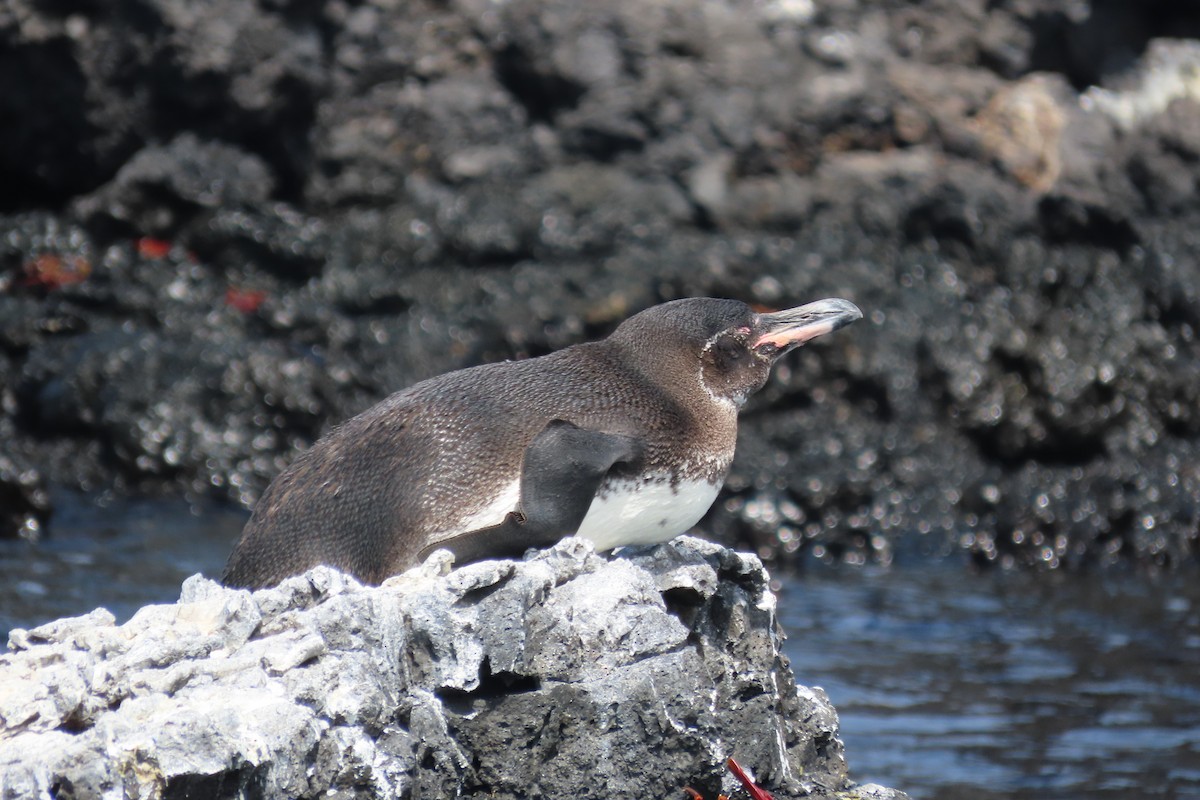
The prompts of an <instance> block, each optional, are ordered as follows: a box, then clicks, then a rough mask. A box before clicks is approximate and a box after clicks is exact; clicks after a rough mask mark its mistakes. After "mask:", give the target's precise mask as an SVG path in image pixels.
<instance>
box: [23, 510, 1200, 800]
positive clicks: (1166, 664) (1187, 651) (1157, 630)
mask: <svg viewBox="0 0 1200 800" xmlns="http://www.w3.org/2000/svg"><path fill="white" fill-rule="evenodd" d="M56 505H57V508H58V509H59V514H58V516H57V517H56V518H55V527H54V535H53V536H52V537H50V538H48V539H47V540H46V541H44V542H41V543H39V544H37V545H31V544H29V543H27V542H12V541H0V642H2V641H3V640H4V638H6V636H7V631H8V629H9V628H11V627H16V626H20V627H29V626H32V625H36V624H38V623H40V622H44V621H47V620H50V619H54V618H57V617H61V616H68V615H74V614H82V613H86V612H88V611H90V610H91V609H93V608H95V607H96V606H98V605H103V606H105V607H107V608H108V609H109V610H110V611H112V612H113V613H114V614H115V615H116V616H117V618H118V620H122V621H123V620H125V619H128V618H129V616H131V615H132V614H133V612H134V611H135V610H136V609H137V608H139V607H140V606H142V605H144V604H146V603H151V602H155V603H161V602H172V601H174V600H175V599H177V598H178V596H179V584H180V583H181V582H182V580H183V579H184V578H185V577H187V576H188V575H191V574H193V573H196V572H202V573H204V574H206V575H210V576H213V575H217V574H219V572H220V569H221V567H222V566H223V565H224V561H225V557H226V555H227V554H228V552H229V549H230V547H231V546H232V544H233V541H234V540H235V539H236V537H237V535H238V533H239V532H240V530H241V527H242V525H243V524H244V522H245V519H246V514H245V512H243V511H241V510H239V509H233V508H229V507H227V506H220V505H216V504H208V503H205V504H201V505H199V506H193V505H190V504H188V503H186V502H184V501H181V500H143V501H134V502H129V501H124V502H121V503H114V504H112V505H111V506H109V507H107V508H98V507H96V506H94V505H93V504H92V503H91V502H90V501H87V500H85V499H84V498H79V497H76V496H72V495H63V496H60V497H59V498H57V504H56ZM1198 578H1200V576H1198V575H1196V574H1195V573H1188V574H1178V575H1168V576H1165V577H1159V578H1156V579H1149V578H1145V577H1137V576H1125V575H1104V576H1073V575H1058V574H1049V575H1047V574H1039V575H1030V574H1019V573H1018V574H1004V573H997V574H989V575H974V574H971V573H969V572H968V571H967V570H965V569H964V568H963V567H962V566H961V565H960V564H956V563H950V562H940V563H937V562H933V563H923V564H914V565H910V566H905V567H893V568H892V569H890V570H887V571H880V570H874V569H832V568H828V569H826V568H817V569H811V570H808V571H807V572H805V573H804V574H802V575H800V576H798V577H791V578H786V579H785V580H784V585H783V588H782V590H781V594H780V603H779V607H780V614H781V618H782V621H783V624H784V627H785V628H786V629H787V631H788V634H789V637H790V638H789V640H788V643H787V648H788V655H789V656H790V658H791V660H792V667H793V669H794V670H795V672H796V678H797V680H799V681H800V682H801V683H805V684H809V685H817V686H823V687H824V688H825V690H826V691H827V692H828V693H829V696H830V697H831V698H832V700H833V702H834V705H835V706H836V707H837V709H838V711H839V713H840V715H841V721H842V739H843V740H844V741H845V743H846V749H847V753H848V755H849V761H850V770H851V775H852V776H853V777H854V779H855V780H857V781H860V782H868V781H874V782H878V783H882V784H884V785H887V786H895V787H896V788H900V789H904V790H905V791H907V792H909V793H910V794H911V795H912V796H913V797H914V798H917V799H918V800H954V799H956V798H972V800H1001V799H1002V798H1003V799H1005V800H1016V799H1017V798H1056V799H1057V798H1061V799H1063V800H1071V799H1072V798H1122V799H1124V798H1143V797H1145V798H1150V797H1161V798H1171V799H1172V800H1174V799H1175V798H1185V797H1196V798H1200V580H1198Z"/></svg>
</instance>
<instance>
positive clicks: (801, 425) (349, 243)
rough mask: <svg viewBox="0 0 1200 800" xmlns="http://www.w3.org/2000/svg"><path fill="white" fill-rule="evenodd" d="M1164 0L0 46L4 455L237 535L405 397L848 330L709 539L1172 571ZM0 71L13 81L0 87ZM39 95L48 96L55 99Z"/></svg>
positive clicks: (218, 3)
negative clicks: (687, 313) (490, 371)
mask: <svg viewBox="0 0 1200 800" xmlns="http://www.w3.org/2000/svg"><path fill="white" fill-rule="evenodd" d="M1197 31H1200V14H1198V13H1197V12H1196V11H1195V10H1194V9H1192V8H1191V7H1190V6H1186V5H1181V4H1170V3H1149V4H1142V5H1138V6H1136V7H1134V6H1131V5H1128V4H1118V3H1112V2H1096V3H1092V4H1089V5H1086V6H1081V5H1080V4H1078V3H1072V2H1066V0H1062V2H1059V1H1058V0H1047V1H1046V2H1039V3H1033V4H1031V3H1027V2H998V3H987V4H984V3H949V2H945V0H925V1H924V2H920V3H915V4H914V3H904V4H884V5H878V4H868V3H858V2H846V3H838V4H833V5H830V4H812V5H808V4H805V3H760V4H751V5H745V4H735V3H721V2H717V3H697V2H691V0H683V1H682V2H679V3H675V4H668V5H655V6H653V7H648V6H646V4H644V3H637V2H633V1H632V0H621V1H620V2H615V3H608V4H603V5H601V6H581V5H579V4H576V3H570V2H566V0H519V2H514V3H508V4H503V5H500V6H497V5H495V4H492V3H487V2H483V0H478V1H477V0H463V2H459V3H452V4H443V3H423V2H416V3H399V4H398V3H393V2H386V1H385V0H368V1H365V2H347V1H346V0H325V1H324V2H321V1H319V0H298V1H295V2H272V3H260V4H250V5H248V6H247V5H246V4H238V3H230V2H226V0H213V1H212V2H210V3H206V4H203V5H201V6H197V5H195V4H182V3H178V2H174V0H152V1H150V2H143V3H132V4H128V3H124V4H115V5H104V6H97V5H94V4H72V3H52V4H35V3H29V2H25V1H24V0H22V1H21V2H17V3H16V4H9V7H7V8H6V10H5V11H3V12H0V53H3V55H2V56H0V59H2V60H4V64H5V65H6V66H9V67H11V68H12V70H14V72H12V74H28V75H30V76H31V77H30V79H29V81H27V82H21V81H17V84H19V85H17V86H15V87H14V90H13V91H11V92H8V93H6V94H5V95H4V97H3V98H2V99H0V114H2V115H3V116H4V118H5V119H15V120H24V121H26V122H27V123H28V124H23V125H7V126H4V127H3V131H0V154H2V155H0V185H2V186H4V187H5V189H4V196H3V198H2V199H0V211H3V212H6V214H7V215H6V216H3V217H0V376H2V377H3V379H4V398H5V400H4V405H3V411H2V417H0V438H2V440H3V442H4V445H5V448H6V451H7V452H10V453H13V454H15V455H14V458H15V457H19V458H20V459H21V463H22V464H28V465H34V466H35V467H36V469H37V470H38V471H39V472H40V474H41V475H42V476H43V479H44V480H45V481H46V482H47V483H50V484H56V483H61V484H67V485H76V486H87V487H102V486H110V485H118V486H123V487H128V488H131V489H133V488H136V489H138V490H150V489H154V490H165V491H170V490H173V489H176V488H180V487H183V488H187V489H189V490H195V489H198V488H207V490H209V491H217V492H221V493H227V494H229V495H230V496H232V497H235V498H237V499H238V500H239V501H241V502H245V503H250V502H252V501H253V499H254V498H255V497H256V496H257V493H258V492H259V491H261V489H262V488H263V486H264V485H265V483H266V482H267V481H268V480H269V479H270V478H271V476H272V475H273V474H274V473H275V472H277V471H278V470H279V469H280V467H281V466H282V465H283V464H284V463H286V462H287V461H288V460H289V459H290V458H292V457H293V456H294V454H295V453H296V452H297V451H298V450H299V449H300V448H302V447H304V446H306V445H307V444H309V443H311V441H312V440H313V439H314V438H315V437H316V436H318V435H319V434H320V433H321V431H323V430H324V429H325V428H326V427H328V426H329V425H331V424H334V423H336V422H337V421H339V420H340V419H343V418H345V417H347V416H349V415H350V414H352V413H354V412H356V411H358V410H361V409H362V408H364V407H366V406H367V405H369V404H370V403H372V402H374V401H377V400H378V399H380V398H382V397H383V396H385V395H386V394H388V393H389V392H391V391H394V390H397V389H399V388H402V387H404V386H406V385H409V384H411V383H413V382H414V381H416V380H419V379H421V378H425V377H428V376H430V375H433V374H436V373H438V372H442V371H445V370H448V369H454V368H458V367H462V366H467V365H470V364H475V363H479V362H482V361H489V360H495V359H501V358H521V357H527V356H532V355H538V354H541V353H545V352H548V351H550V350H553V349H556V348H559V347H562V346H565V345H568V344H571V343H573V342H577V341H581V340H584V339H588V338H593V337H596V336H602V335H604V334H605V333H607V332H608V331H610V330H611V329H612V328H613V327H614V326H615V325H616V324H617V323H618V322H619V321H620V320H621V319H623V318H624V317H626V316H628V315H629V314H631V313H634V312H636V311H637V310H639V309H641V308H644V307H646V306H648V305H651V304H653V303H656V302H661V301H663V300H668V299H672V298H675V297H680V296H686V295H699V294H713V295H723V296H733V297H739V298H742V299H745V300H748V301H751V302H755V303H758V304H760V305H764V306H776V307H778V306H783V305H786V304H789V303H798V302H801V301H804V300H808V299H812V298H815V297H818V296H824V295H842V296H846V297H849V298H851V299H853V300H854V301H855V302H856V303H858V304H859V305H860V306H861V307H862V308H863V309H864V310H865V311H866V313H867V319H866V320H864V322H863V323H861V324H859V325H857V326H855V328H853V329H852V330H850V331H848V332H847V333H846V334H845V335H843V336H839V337H836V338H835V339H831V340H830V341H828V342H823V343H821V344H819V345H817V346H814V347H813V348H811V349H809V350H805V351H803V352H801V353H799V354H797V355H794V356H792V357H790V358H789V359H787V361H786V363H785V364H783V365H781V369H779V370H777V372H776V374H775V375H774V376H773V378H772V381H771V383H770V385H769V386H768V387H767V390H766V391H765V392H763V393H762V394H761V395H760V396H759V397H757V398H756V399H755V401H754V403H753V405H752V406H751V407H750V408H749V409H747V411H746V414H745V417H744V421H743V426H742V437H741V442H740V445H739V455H738V459H737V461H736V462H735V465H734V469H733V472H732V474H731V476H730V481H729V485H728V487H727V489H726V491H725V493H724V494H723V496H722V498H721V500H720V501H719V502H718V504H717V505H716V507H715V508H714V510H713V512H712V513H711V514H710V515H709V517H708V519H707V520H706V521H705V522H704V524H703V528H704V529H705V530H706V531H707V532H709V533H712V534H714V535H716V536H718V537H720V538H722V539H724V540H727V541H734V540H740V541H743V542H751V543H753V544H755V545H756V546H758V547H759V548H760V552H761V553H762V554H763V555H764V556H767V557H772V558H774V557H779V558H782V559H786V560H788V561H802V560H803V559H804V558H808V557H819V558H837V559H845V560H852V561H862V560H867V559H881V560H889V559H893V558H907V557H917V556H920V555H924V554H929V553H935V554H944V553H949V552H954V551H960V550H961V551H965V552H966V553H968V554H970V556H971V557H972V558H973V559H974V560H975V561H976V562H978V563H980V564H993V563H1002V564H1009V563H1024V564H1031V565H1043V566H1048V567H1056V566H1069V567H1087V566H1091V565H1103V564H1107V563H1111V562H1114V561H1121V560H1128V561H1131V562H1133V563H1136V564H1139V565H1143V566H1146V567H1159V566H1169V565H1175V564H1179V563H1183V562H1195V560H1196V554H1197V545H1198V542H1197V538H1198V537H1200V475H1198V474H1197V471H1196V468H1195V466H1194V465H1195V464H1197V463H1200V453H1198V452H1197V448H1198V447H1200V445H1198V443H1197V442H1198V436H1200V350H1198V345H1197V343H1196V333H1197V326H1200V269H1197V265H1196V263H1195V253H1197V252H1200V241H1197V239H1198V238H1200V234H1197V233H1196V231H1200V215H1198V214H1197V211H1196V208H1195V204H1194V203H1193V202H1191V198H1192V197H1194V195H1195V189H1196V187H1197V185H1198V181H1200V133H1198V132H1200V125H1198V124H1197V122H1198V121H1200V103H1198V102H1197V100H1196V99H1195V92H1194V90H1193V89H1190V88H1189V87H1191V86H1192V85H1193V83H1194V80H1193V79H1192V78H1191V77H1190V76H1193V75H1194V74H1195V70H1196V69H1197V68H1200V44H1198V43H1197V42H1196V41H1194V40H1190V39H1178V40H1165V39H1160V38H1156V37H1160V36H1163V35H1166V34H1168V33H1170V34H1171V35H1174V36H1180V35H1190V34H1194V33H1196V32H1197ZM5 74H10V72H9V70H7V69H6V72H5ZM43 101H47V102H43Z"/></svg>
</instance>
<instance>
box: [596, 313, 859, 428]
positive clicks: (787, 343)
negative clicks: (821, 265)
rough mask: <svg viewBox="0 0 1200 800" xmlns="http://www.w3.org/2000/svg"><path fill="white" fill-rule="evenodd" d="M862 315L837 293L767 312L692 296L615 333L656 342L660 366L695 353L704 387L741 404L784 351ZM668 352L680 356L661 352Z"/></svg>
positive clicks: (636, 319) (639, 316)
mask: <svg viewBox="0 0 1200 800" xmlns="http://www.w3.org/2000/svg"><path fill="white" fill-rule="evenodd" d="M861 318H862V312H861V311H859V310H858V307H857V306H856V305H854V304H853V303H851V302H849V301H848V300H840V299H836V298H831V299H827V300H818V301H817V302H815V303H808V304H807V305H803V306H798V307H797V308H789V309H785V310H783V311H775V312H770V313H760V312H756V311H755V310H754V309H753V308H751V307H750V306H748V305H746V304H745V303H742V302H739V301H737V300H717V299H713V298H690V299H686V300H676V301H674V302H670V303H663V304H662V305H659V306H654V307H653V308H650V309H647V310H646V311H643V312H642V313H640V314H637V315H635V316H633V317H630V318H629V319H628V320H626V321H625V322H624V323H623V324H622V325H621V326H620V327H618V328H617V331H616V332H615V333H614V334H613V337H614V338H616V339H628V340H636V341H638V342H639V344H640V345H641V346H642V347H640V348H639V349H642V348H644V347H645V345H646V343H647V342H654V349H655V350H657V351H658V356H659V358H658V359H657V361H658V363H659V364H660V365H663V366H664V367H665V365H666V364H667V363H672V362H673V363H679V361H681V360H690V361H691V363H692V364H695V363H696V360H697V359H698V361H699V364H700V381H701V383H702V384H703V386H704V388H705V389H706V390H707V392H708V393H709V394H710V395H712V396H713V397H714V398H716V399H718V400H722V401H728V402H732V403H733V404H734V405H736V406H741V405H742V404H743V403H745V402H746V400H747V398H749V397H750V395H752V394H754V393H755V392H756V391H758V390H759V389H761V388H762V387H763V384H765V383H766V382H767V377H768V376H769V375H770V372H771V367H772V366H773V365H774V364H775V362H776V361H777V360H778V359H779V357H780V356H782V355H783V354H784V353H787V352H789V351H791V350H794V349H795V348H797V347H799V346H800V345H802V344H804V343H805V342H807V341H809V340H810V339H814V338H816V337H818V336H823V335H825V334H827V333H832V332H833V331H836V330H837V329H838V328H843V327H845V326H846V325H849V324H850V323H852V322H854V321H855V320H858V319H861ZM671 351H673V352H671ZM668 354H669V355H673V356H680V357H682V358H681V359H679V358H671V359H667V358H663V356H664V355H668ZM689 355H690V357H691V358H690V359H688V356H689ZM693 369H694V368H693ZM665 371H669V370H665ZM692 374H695V373H694V372H693V373H692Z"/></svg>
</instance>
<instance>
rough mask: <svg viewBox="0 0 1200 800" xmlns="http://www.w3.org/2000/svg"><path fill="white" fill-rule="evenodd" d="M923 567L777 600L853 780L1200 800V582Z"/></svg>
mask: <svg viewBox="0 0 1200 800" xmlns="http://www.w3.org/2000/svg"><path fill="white" fill-rule="evenodd" d="M1198 577H1200V576H1197V575H1195V574H1189V575H1169V576H1159V577H1157V578H1148V577H1146V576H1131V575H1120V576H1117V575H1111V574H1110V575H1103V576H1077V575H1059V574H1038V575H1030V574H1019V573H997V574H993V575H974V574H971V573H969V572H968V571H966V570H964V569H963V568H961V567H960V566H958V565H955V564H949V563H942V564H925V565H914V566H912V567H908V568H903V567H900V568H897V567H893V568H891V569H889V570H887V571H878V570H872V569H867V570H845V569H841V570H837V569H830V570H825V571H820V570H818V571H815V572H813V571H810V572H809V573H808V574H806V575H803V576H801V577H799V578H796V579H793V580H789V581H787V582H786V584H785V585H784V586H783V588H782V591H781V595H780V608H781V618H782V621H783V624H784V627H785V629H786V630H787V631H788V634H789V641H788V645H787V652H788V655H789V657H790V658H791V660H792V667H793V669H794V670H795V672H796V678H797V680H798V681H799V682H800V683H806V684H815V685H818V686H823V687H824V688H825V690H826V691H827V692H828V693H829V696H830V698H831V699H832V700H833V704H834V706H835V707H837V709H838V711H839V714H840V716H841V722H842V739H843V741H844V742H845V744H846V750H847V754H848V757H849V762H850V769H851V774H852V775H853V776H854V778H855V779H856V780H858V781H862V782H866V781H875V782H878V783H882V784H884V785H888V786H895V787H897V788H901V789H904V790H905V791H907V792H908V793H909V794H911V795H912V796H913V797H914V798H926V799H928V800H933V799H935V798H936V799H937V800H950V799H951V798H975V799H976V800H990V799H992V798H996V799H998V798H1142V797H1163V798H1184V797H1200V580H1197V578H1198Z"/></svg>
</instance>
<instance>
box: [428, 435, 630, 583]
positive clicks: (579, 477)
mask: <svg viewBox="0 0 1200 800" xmlns="http://www.w3.org/2000/svg"><path fill="white" fill-rule="evenodd" d="M641 454H642V447H641V445H640V444H639V443H638V441H637V440H636V439H635V438H634V437H632V436H625V435H623V434H618V433H605V432H603V431H596V430H589V429H587V428H580V427H579V426H578V425H575V424H573V423H570V422H567V421H566V420H561V419H554V420H551V421H550V422H549V423H548V424H547V425H546V427H545V428H543V429H542V431H541V432H540V433H539V434H538V435H537V436H535V437H534V438H533V441H531V442H530V443H529V446H528V447H527V448H526V449H525V456H524V461H523V462H522V465H521V498H520V502H519V504H518V506H517V510H516V511H513V512H511V513H509V514H508V515H507V516H506V517H505V518H504V521H503V522H500V523H499V524H497V525H491V526H489V527H486V528H479V529H478V530H473V531H467V532H466V533H461V534H458V535H456V536H452V537H450V538H448V539H443V540H441V541H439V542H434V543H433V544H431V545H429V546H427V547H425V548H424V549H423V550H422V551H421V552H420V554H419V555H418V559H420V560H424V559H425V557H426V556H428V555H429V554H430V553H432V552H433V551H434V550H441V549H443V548H444V549H446V550H449V551H450V552H452V553H454V558H455V561H456V562H457V563H459V564H465V563H467V562H470V561H479V560H481V559H485V558H496V557H503V556H519V555H521V554H523V553H524V552H525V551H526V550H527V549H529V548H530V547H545V546H547V545H551V544H554V543H555V542H557V541H558V540H559V539H561V538H563V537H564V536H570V535H571V534H573V533H574V532H575V531H577V530H578V529H579V526H580V524H581V523H582V522H583V518H584V517H585V516H587V512H588V509H589V508H590V507H591V505H592V500H593V499H594V498H595V496H596V490H597V489H599V488H600V483H601V481H603V480H604V476H605V475H606V474H607V473H608V471H609V469H611V468H612V467H613V465H614V464H618V463H622V462H624V463H629V462H632V461H635V460H637V459H638V458H639V457H640V456H641Z"/></svg>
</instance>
